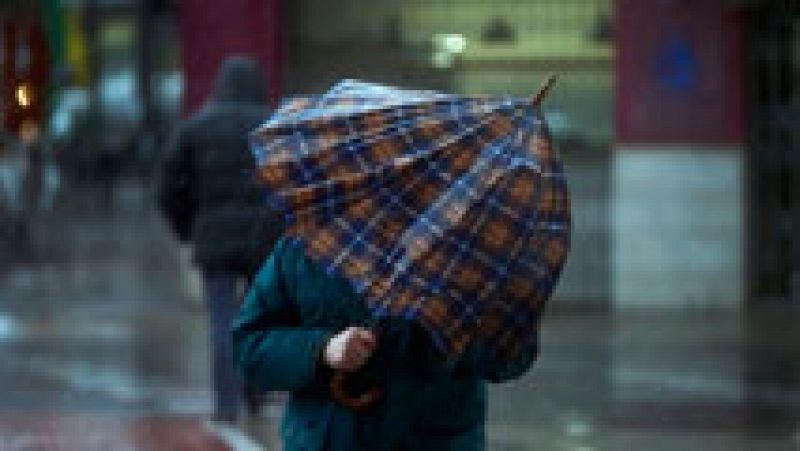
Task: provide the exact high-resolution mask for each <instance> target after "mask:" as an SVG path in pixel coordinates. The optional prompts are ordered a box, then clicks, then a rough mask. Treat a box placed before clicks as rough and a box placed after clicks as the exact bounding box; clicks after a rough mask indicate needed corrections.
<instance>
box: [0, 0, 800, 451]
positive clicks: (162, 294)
mask: <svg viewBox="0 0 800 451" xmlns="http://www.w3.org/2000/svg"><path fill="white" fill-rule="evenodd" d="M0 26H1V28H0V29H1V30H2V34H0V57H1V58H0V82H1V86H2V90H1V91H0V92H2V96H0V107H1V110H0V115H1V117H2V121H1V123H2V126H0V352H3V356H4V357H3V359H4V360H5V361H3V362H0V380H2V381H3V385H4V386H10V387H14V388H13V389H12V390H11V393H14V395H13V396H3V397H0V449H5V448H4V447H3V445H5V444H6V443H17V442H8V440H21V439H19V437H20V431H21V430H22V431H26V430H27V431H28V432H30V434H29V436H30V437H39V436H40V435H41V430H46V428H45V429H37V427H38V426H26V427H27V428H28V429H25V427H22V426H19V425H20V424H36V421H39V420H36V421H34V420H32V419H31V418H28V417H24V415H23V417H24V418H23V420H19V417H20V415H19V414H18V412H19V411H20V409H22V410H24V411H31V410H33V411H34V412H40V411H42V412H47V415H50V416H47V415H45V417H44V418H46V419H47V421H49V422H50V423H48V424H52V422H53V421H56V420H54V419H58V418H61V417H60V416H59V415H60V414H58V413H56V414H53V413H52V412H62V411H66V412H73V413H74V412H84V413H85V412H87V411H88V412H90V414H89V416H88V417H83V416H80V417H79V418H81V419H82V420H80V421H78V423H77V424H78V426H75V427H77V428H81V427H83V428H87V429H91V430H103V429H105V430H106V431H109V430H114V431H117V432H118V435H119V430H117V429H113V428H111V429H109V428H108V427H106V424H105V423H103V421H105V420H100V419H97V418H96V417H94V416H92V415H91V412H95V411H96V410H97V408H100V409H111V410H112V411H115V412H116V411H120V412H143V413H145V416H146V417H148V418H149V417H150V416H153V417H155V418H157V419H158V420H157V422H156V423H157V424H159V425H162V426H163V425H166V426H164V427H165V428H167V426H169V427H173V426H175V424H178V425H180V428H184V429H187V430H194V429H192V428H193V427H195V426H196V425H195V426H192V425H193V424H194V423H192V422H191V421H190V420H191V419H192V418H195V417H202V416H203V414H204V413H205V412H206V410H207V409H208V405H209V404H208V403H209V399H210V398H209V395H208V394H207V374H206V373H207V357H206V356H205V354H206V346H207V344H206V343H205V338H204V332H203V331H204V327H205V325H204V324H205V323H204V319H203V318H204V317H203V311H202V310H201V309H199V308H198V304H197V303H196V302H195V299H196V298H197V296H198V295H197V292H198V289H197V281H196V278H195V276H194V275H193V272H192V268H191V265H190V263H189V262H187V261H186V258H185V257H184V255H183V253H182V251H181V250H180V248H179V246H178V245H177V244H176V242H175V241H174V239H173V238H172V237H171V236H169V234H168V233H167V231H166V228H165V227H164V226H163V223H162V222H161V220H160V218H159V217H158V215H157V214H156V213H154V207H153V203H152V196H151V193H150V185H151V182H152V178H153V173H154V169H155V167H156V165H157V164H158V161H159V158H160V155H161V152H162V149H163V148H164V145H165V142H166V140H167V139H168V137H169V135H170V132H171V131H172V130H173V129H174V127H175V126H176V124H177V122H178V121H179V120H180V118H181V117H184V116H185V115H187V114H188V113H190V112H192V111H194V110H195V109H196V108H197V107H198V106H199V105H200V104H201V103H202V101H203V99H204V98H205V96H206V94H207V93H208V92H209V90H210V86H211V82H212V79H213V76H214V73H215V71H216V68H217V66H218V64H219V63H220V62H221V61H222V59H223V58H224V57H225V56H227V55H229V54H232V53H247V54H250V55H252V56H254V57H256V58H257V59H258V60H259V61H261V62H262V64H263V66H264V69H265V72H266V73H267V75H268V77H269V80H270V94H271V97H272V98H273V100H274V101H275V102H277V101H278V100H279V99H280V98H281V97H283V96H285V95H291V94H297V93H310V92H320V91H324V90H325V89H327V87H329V86H330V85H331V84H332V83H333V82H335V81H336V80H338V79H341V78H363V79H367V80H371V81H379V82H385V83H389V84H394V85H400V86H408V87H420V88H431V89H441V90H444V91H448V92H454V93H460V94H486V93H488V94H516V95H528V94H531V93H532V92H534V91H535V89H536V88H537V87H538V85H539V83H540V82H541V80H542V79H543V78H544V76H545V74H547V73H550V72H555V73H557V74H558V76H559V81H558V84H557V86H556V89H555V90H553V91H552V93H551V94H550V95H549V97H548V98H547V99H546V101H545V102H544V112H545V114H546V116H547V118H548V120H549V123H550V126H551V129H552V131H553V133H554V136H555V138H556V140H557V142H558V144H559V149H560V151H561V152H562V154H563V155H564V158H565V163H566V168H567V173H568V178H569V182H570V188H571V191H572V196H573V215H574V232H573V236H574V241H573V250H572V253H571V255H570V258H569V261H568V265H567V269H566V272H565V274H564V278H563V280H562V282H561V284H560V286H559V288H558V290H557V293H556V297H555V299H554V300H553V301H552V303H551V306H550V307H551V311H552V314H551V316H550V317H548V319H546V321H545V325H544V326H545V335H544V338H543V356H542V361H541V363H540V366H539V367H538V368H537V369H536V370H534V371H533V372H532V374H531V375H530V376H529V377H526V378H525V379H523V380H522V381H520V382H519V383H517V384H512V386H509V387H501V388H498V389H497V390H495V393H494V397H493V404H492V410H491V421H490V423H491V425H490V434H489V435H490V440H491V443H492V449H533V448H534V445H535V446H536V449H583V450H590V449H661V448H667V447H669V448H679V449H700V448H710V449H775V450H782V449H786V450H790V449H797V447H798V446H800V393H799V392H798V387H800V344H798V343H800V332H798V330H800V325H798V320H800V314H798V312H800V232H798V231H800V225H799V224H800V136H799V135H798V133H800V132H798V130H800V126H798V124H799V123H800V83H798V80H800V5H798V3H797V2H794V1H791V0H658V1H635V0H425V1H423V0H404V1H402V2H401V1H366V0H339V1H336V2H330V1H326V0H294V1H281V0H226V1H217V0H139V1H136V0H3V1H2V2H0ZM154 311H155V312H159V313H154ZM165 312H166V313H165ZM154 348H158V349H160V351H158V352H156V351H155V350H154ZM5 350H7V351H8V352H5ZM65 368H66V369H65ZM40 379H41V380H40ZM20 381H25V382H24V383H23V382H20ZM9 384H10V385H9ZM65 393H66V394H67V395H64V394H65ZM64 396H66V398H65V397H64ZM70 396H74V398H75V399H73V398H70ZM87 396H88V399H90V401H85V400H82V399H84V398H86V397H87ZM78 398H80V399H78ZM522 404H524V405H522ZM98 406H99V407H98ZM164 413H166V414H170V415H172V414H180V415H179V416H178V418H179V420H174V419H169V420H168V419H165V417H164ZM71 415H72V414H71ZM81 415H83V413H81ZM267 416H269V415H267ZM273 416H274V412H273ZM26 418H27V419H26ZM70 418H74V415H73V416H72V417H70ZM169 418H172V417H169ZM185 418H188V420H186V421H187V423H185V424H184V423H175V424H173V423H170V421H184V419H185ZM20 421H21V423H19V422H20ZM25 421H28V423H25ZM75 421H77V420H75ZM81 421H84V422H83V423H81ZM267 423H268V422H267ZM62 424H67V426H64V428H65V430H71V429H70V428H72V427H73V426H74V424H73V423H69V422H67V423H64V422H63V421H62ZM115 424H116V423H115ZM126 427H127V426H126ZM145 429H146V428H145ZM206 429H208V428H206ZM245 429H247V431H246V432H247V433H249V434H251V435H253V434H254V435H256V436H258V437H260V439H261V440H267V441H269V439H268V438H267V439H264V437H269V436H270V432H269V431H270V429H269V427H266V429H264V428H259V427H255V430H250V429H252V428H250V429H248V428H245ZM59 430H60V429H59ZM203 430H204V429H202V428H199V429H197V431H198V432H197V434H198V436H200V435H202V434H203V433H204V432H203ZM37 431H39V432H37ZM531 431H532V432H531ZM26 433H27V432H26ZM205 433H208V434H209V437H208V438H207V439H202V440H207V441H202V440H201V439H197V440H201V441H200V442H197V443H200V444H199V445H197V446H209V447H213V446H216V445H215V444H214V443H216V442H214V440H216V438H214V436H215V435H219V434H220V432H219V431H211V432H209V431H208V430H206V432H205ZM37 434H38V435H37ZM51 434H52V433H51ZM65 434H67V435H69V433H68V432H65ZM137 434H139V435H137ZM147 434H148V433H147V432H141V431H139V432H136V433H134V434H132V435H131V437H133V438H130V439H126V440H129V441H130V442H131V443H136V444H138V445H136V446H139V445H141V444H142V443H149V442H146V441H144V442H143V441H142V440H146V439H144V438H142V437H143V436H146V435H147ZM123 435H124V434H123ZM222 435H224V431H223V433H222ZM26 437H27V436H26ZM126 437H127V436H126ZM4 440H6V442H4ZM31 440H34V443H36V442H35V440H38V439H36V438H33V439H31ZM42 440H44V439H42ZM65 440H67V439H65ZM98 440H100V439H98ZM137 440H138V441H137ZM169 440H179V439H176V438H170V439H169ZM23 442H24V441H23ZM23 442H20V443H23ZM43 443H47V442H43ZM175 443H184V442H175ZM141 446H142V447H143V449H148V448H147V446H146V445H141ZM176 446H177V445H176ZM581 447H582V448H581ZM762 447H763V448H762ZM10 449H16V448H14V447H13V446H11V447H10Z"/></svg>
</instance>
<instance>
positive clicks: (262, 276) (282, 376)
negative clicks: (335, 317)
mask: <svg viewBox="0 0 800 451" xmlns="http://www.w3.org/2000/svg"><path fill="white" fill-rule="evenodd" d="M290 251H291V250H290V249H288V246H287V243H286V241H285V240H280V241H279V242H278V243H277V244H276V246H275V249H274V251H273V253H272V255H271V256H270V257H269V258H268V259H267V261H266V263H265V264H264V265H263V266H262V267H261V269H260V270H259V272H258V274H257V275H256V278H255V281H254V283H253V285H252V286H251V288H250V290H249V291H248V293H247V295H246V297H245V303H244V306H243V308H242V311H241V313H240V315H239V318H238V320H237V321H236V323H235V325H234V327H233V347H234V358H235V361H236V364H237V365H238V366H239V369H240V370H241V371H242V373H243V374H244V375H245V377H246V378H247V380H248V381H250V382H251V383H253V385H254V386H255V387H257V388H258V389H261V390H265V391H272V390H277V391H298V390H303V389H307V388H310V387H312V386H314V385H315V384H319V383H321V382H323V380H324V379H323V371H321V368H319V364H318V362H319V358H320V354H321V352H322V347H323V346H324V345H325V343H326V342H327V341H328V338H329V337H330V336H331V335H332V333H333V332H334V331H332V330H329V329H319V328H307V327H302V326H301V324H300V322H301V320H300V316H299V313H298V309H297V303H296V299H295V297H294V296H293V293H292V291H293V290H292V289H291V286H292V285H293V284H292V283H291V281H289V280H287V279H290V278H292V277H293V276H294V274H292V273H291V271H286V269H287V266H289V267H291V266H292V265H286V262H287V259H291V258H292V257H294V256H293V255H291V252H290ZM287 282H289V283H287Z"/></svg>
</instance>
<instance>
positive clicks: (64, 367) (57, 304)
mask: <svg viewBox="0 0 800 451" xmlns="http://www.w3.org/2000/svg"><path fill="white" fill-rule="evenodd" d="M145 193H146V190H142V188H141V187H137V186H135V185H133V186H129V187H128V188H120V189H119V190H118V192H117V193H116V195H117V198H118V201H117V205H118V206H117V207H115V208H114V209H113V210H97V209H92V208H84V207H80V205H78V206H77V207H75V208H72V209H67V210H65V211H61V212H51V213H48V214H42V215H40V216H39V217H37V218H35V220H33V221H31V222H30V223H29V224H28V235H29V237H28V238H27V240H28V242H25V243H22V242H20V243H15V246H14V248H15V249H17V251H16V252H15V253H14V255H12V256H11V258H8V255H7V256H6V258H4V259H0V261H6V262H8V261H10V263H7V264H5V265H4V266H3V267H2V268H0V387H2V388H1V389H0V390H2V391H0V450H3V451H5V450H50V449H59V450H62V449H64V450H94V449H98V450H99V449H103V450H105V449H119V450H139V449H142V450H162V449H164V450H173V449H175V450H179V449H202V450H206V449H207V450H216V449H227V448H240V449H248V448H249V449H253V448H254V446H253V441H252V440H250V441H248V440H247V437H248V436H249V437H250V438H254V439H256V440H258V441H260V442H261V443H262V446H264V445H263V444H266V445H267V446H266V447H267V448H268V449H274V448H275V441H276V439H275V434H274V431H275V423H276V421H277V418H278V417H279V415H280V409H279V407H272V406H268V407H267V408H265V409H264V410H263V413H262V416H261V417H260V418H258V419H254V420H251V421H247V422H243V423H242V424H241V425H240V427H239V430H238V431H235V430H234V431H231V430H225V429H220V428H219V427H215V426H214V425H213V424H211V423H209V422H208V421H207V419H208V418H209V414H210V411H211V396H210V392H209V375H208V364H209V359H208V343H207V340H208V338H207V332H206V331H207V319H206V316H205V311H204V309H203V308H202V303H200V302H198V300H197V295H198V290H197V287H196V280H194V279H192V277H191V276H192V274H191V272H189V271H188V269H187V265H186V263H185V259H182V258H181V255H180V253H179V250H178V246H177V244H176V243H175V242H174V240H172V238H171V237H170V236H169V234H168V232H167V230H166V228H165V227H164V224H163V223H162V222H161V220H160V218H159V217H158V215H157V214H156V213H155V212H154V211H153V209H152V207H151V206H150V204H149V202H147V196H146V194H145ZM120 199H121V200H120ZM87 203H88V204H91V202H88V201H87ZM6 244H7V243H6ZM490 405H491V408H490V415H489V425H488V428H487V431H488V436H489V440H490V449H492V450H498V451H517V450H574V451H593V450H598V451H599V450H662V449H663V450H702V451H716V450H775V451H779V450H780V451H783V450H785V451H797V450H800V310H799V309H797V308H795V309H791V308H787V307H780V306H777V305H775V306H766V307H762V308H759V309H755V310H753V311H750V312H748V313H746V314H742V313H732V312H691V313H687V312H663V311H662V312H647V313H642V312H640V313H624V314H623V313H617V314H610V313H608V312H604V311H597V310H596V309H593V310H591V311H588V310H587V311H581V310H576V309H570V310H569V311H559V309H557V308H556V309H552V310H551V311H550V312H548V315H547V316H546V317H545V320H544V323H543V335H542V354H541V357H540V359H539V361H538V362H537V364H536V366H535V367H534V369H533V370H532V371H531V372H530V373H529V374H528V375H526V376H525V377H524V378H522V379H521V380H519V381H515V382H513V383H509V384H504V385H500V386H497V387H494V388H493V389H492V394H491V402H490ZM236 433H240V434H239V435H237V434H236ZM232 437H233V438H232Z"/></svg>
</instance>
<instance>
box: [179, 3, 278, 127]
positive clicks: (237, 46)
mask: <svg viewBox="0 0 800 451" xmlns="http://www.w3.org/2000/svg"><path fill="white" fill-rule="evenodd" d="M280 26H281V15H280V0H181V2H180V31H181V41H182V42H181V47H182V52H183V70H184V80H185V96H184V107H185V108H184V111H186V112H191V111H193V110H194V109H196V108H197V107H198V106H199V105H200V104H202V102H203V100H204V99H205V97H206V96H207V95H208V93H209V91H210V90H211V85H212V83H213V81H214V75H215V74H216V71H217V68H218V67H219V64H220V62H222V60H224V59H225V57H226V56H228V55H230V54H233V53H239V54H249V55H251V56H253V57H255V58H257V59H258V60H259V61H261V63H262V64H263V65H264V72H265V74H266V75H267V77H268V80H269V85H270V97H271V98H272V99H273V101H274V100H276V99H277V98H278V97H279V96H280V93H281V72H282V62H283V58H282V43H281V30H280Z"/></svg>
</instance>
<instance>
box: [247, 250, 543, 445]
mask: <svg viewBox="0 0 800 451" xmlns="http://www.w3.org/2000/svg"><path fill="white" fill-rule="evenodd" d="M367 318H368V312H367V310H366V307H365V306H364V304H363V302H362V301H361V299H360V297H359V296H358V295H357V294H356V293H355V292H354V291H353V289H352V287H351V285H350V284H349V283H348V282H347V281H345V280H344V279H341V278H338V277H335V276H331V275H329V274H327V273H326V272H325V270H324V269H323V268H322V267H320V266H319V265H317V264H315V263H314V262H312V261H311V260H309V259H308V258H307V257H306V256H305V255H304V253H303V250H302V249H301V248H300V246H298V245H297V244H296V243H295V242H294V241H292V240H288V239H281V240H280V241H278V244H276V246H275V249H274V251H273V253H272V256H271V257H270V258H269V260H267V262H266V263H265V264H264V266H263V267H262V268H261V269H260V270H259V272H258V274H257V275H256V277H255V280H254V283H253V285H252V286H251V288H250V291H249V292H248V294H247V296H246V299H245V304H244V306H243V308H242V310H241V313H240V316H239V319H238V321H237V322H236V324H235V326H234V329H233V338H234V356H235V360H236V362H237V364H238V365H239V367H240V369H241V370H242V371H243V373H244V374H245V376H246V378H247V380H248V383H250V384H253V385H254V386H255V387H257V388H259V389H261V390H280V391H290V392H291V394H292V396H291V400H290V401H289V404H288V406H287V408H286V411H285V414H284V418H283V425H282V431H281V433H282V438H283V442H284V449H285V450H286V451H296V450H301V449H302V450H307V451H320V450H323V449H324V450H328V451H366V450H369V451H381V450H386V451H390V450H391V451H395V450H399V449H403V450H415V451H477V450H483V449H485V446H486V443H485V441H486V440H485V432H484V425H485V421H486V383H487V382H501V381H505V380H509V379H512V378H516V377H519V376H520V375H522V374H523V373H524V372H525V371H526V370H527V369H528V368H529V367H530V365H531V364H532V362H533V361H534V359H535V357H536V354H537V352H536V351H537V350H536V346H535V345H534V346H531V347H530V348H527V349H525V350H523V352H521V353H520V355H519V357H518V359H516V360H515V361H513V362H502V363H501V362H496V361H492V360H490V359H488V358H487V357H486V356H487V353H484V352H481V350H480V348H479V347H478V346H477V345H472V348H470V349H469V351H468V352H467V353H466V354H465V355H464V356H463V357H462V359H461V360H460V361H459V363H458V364H456V365H455V366H454V367H450V366H445V364H444V363H443V359H442V358H441V356H440V355H439V354H438V353H437V351H436V350H434V349H433V348H432V346H431V345H430V344H429V343H430V340H429V339H428V338H427V335H426V334H425V332H423V331H422V330H421V328H419V327H417V326H414V325H413V324H411V323H404V322H400V321H399V320H395V321H394V322H392V323H390V324H389V325H388V326H387V327H384V328H383V329H382V330H381V332H380V335H379V347H378V350H377V351H376V355H375V357H374V358H373V359H371V362H375V361H379V362H383V363H382V364H381V365H380V368H372V369H371V370H372V371H374V372H375V373H377V374H378V377H377V380H379V381H380V384H381V385H382V386H383V387H384V388H385V395H384V397H383V400H382V401H379V402H378V404H377V405H376V406H374V407H372V408H370V409H368V410H366V411H364V412H354V411H352V410H350V409H348V408H346V407H343V406H341V405H340V404H338V403H337V402H335V401H334V400H333V399H332V398H331V395H330V391H329V388H328V386H329V378H330V374H329V373H328V371H327V370H326V369H325V367H324V365H322V364H321V363H320V355H321V352H322V348H323V347H324V346H325V343H326V342H327V340H328V339H329V338H330V337H331V336H332V335H333V334H335V333H337V332H338V331H341V330H343V329H345V328H346V327H347V326H351V325H358V324H364V323H365V321H366V320H367ZM373 366H377V365H373Z"/></svg>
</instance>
